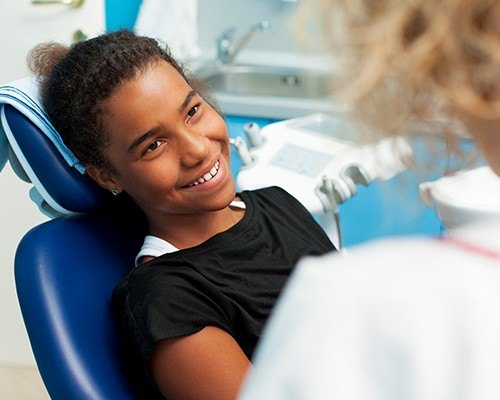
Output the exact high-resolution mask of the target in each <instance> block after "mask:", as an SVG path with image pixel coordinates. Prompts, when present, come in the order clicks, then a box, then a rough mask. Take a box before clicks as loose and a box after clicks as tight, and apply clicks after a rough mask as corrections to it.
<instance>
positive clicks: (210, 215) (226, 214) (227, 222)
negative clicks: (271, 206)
mask: <svg viewBox="0 0 500 400" xmlns="http://www.w3.org/2000/svg"><path fill="white" fill-rule="evenodd" d="M244 213H245V212H244V210H233V209H231V207H229V206H227V207H226V208H224V209H222V210H219V211H212V212H207V213H200V214H187V215H169V216H167V217H164V218H148V219H149V229H150V234H151V235H154V236H157V237H159V238H162V239H164V240H166V241H168V242H169V243H170V244H172V245H173V246H175V247H176V248H178V249H185V248H189V247H194V246H197V245H199V244H201V243H203V242H205V241H206V240H208V239H210V238H211V237H212V236H214V235H216V234H218V233H220V232H224V231H226V230H228V229H229V228H231V227H233V226H234V225H236V224H237V223H238V222H239V221H240V220H241V218H243V215H244Z"/></svg>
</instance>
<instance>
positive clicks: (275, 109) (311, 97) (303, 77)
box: [197, 65, 334, 118]
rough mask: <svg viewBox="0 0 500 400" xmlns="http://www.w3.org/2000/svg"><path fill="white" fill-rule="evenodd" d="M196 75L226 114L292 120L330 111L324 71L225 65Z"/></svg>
mask: <svg viewBox="0 0 500 400" xmlns="http://www.w3.org/2000/svg"><path fill="white" fill-rule="evenodd" d="M197 75H198V77H199V78H200V79H201V80H203V81H204V82H205V83H206V84H207V85H208V86H209V87H210V89H211V90H212V92H213V93H214V95H215V99H216V100H217V102H218V103H219V106H220V107H221V109H222V111H223V112H224V113H226V114H234V115H245V116H254V117H268V118H293V117H298V116H303V115H307V114H311V113H315V112H319V111H321V112H329V111H332V110H333V108H334V106H333V103H332V101H331V99H330V97H329V88H330V84H329V82H330V74H329V73H327V71H322V70H312V69H299V68H285V67H276V66H253V65H227V66H223V67H220V68H216V67H209V68H206V67H205V68H202V69H200V70H199V71H198V72H197Z"/></svg>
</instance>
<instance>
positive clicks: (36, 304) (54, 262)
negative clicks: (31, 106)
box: [5, 107, 147, 400]
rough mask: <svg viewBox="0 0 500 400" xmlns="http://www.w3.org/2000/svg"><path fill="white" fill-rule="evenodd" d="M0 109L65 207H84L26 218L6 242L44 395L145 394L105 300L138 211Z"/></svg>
mask: <svg viewBox="0 0 500 400" xmlns="http://www.w3.org/2000/svg"><path fill="white" fill-rule="evenodd" d="M5 116H6V120H7V123H8V124H9V128H10V129H11V131H12V132H13V133H15V135H16V140H17V142H18V144H19V147H20V148H22V152H23V156H24V157H26V160H27V161H28V163H29V165H30V166H31V167H32V168H33V171H34V172H36V175H37V178H38V179H40V180H41V181H43V185H44V187H45V188H46V189H47V190H48V191H49V194H50V195H51V196H54V197H57V199H58V202H60V203H61V204H64V205H65V207H68V209H71V210H78V211H81V212H82V211H89V212H82V213H80V214H74V215H72V216H65V217H62V218H58V219H54V220H51V221H49V222H46V223H44V224H41V225H39V226H37V227H35V228H33V229H32V230H30V231H29V232H28V233H27V234H26V235H25V236H24V238H23V239H22V241H21V243H20V244H19V247H18V249H17V252H16V257H15V277H16V287H17V292H18V297H19V302H20V305H21V310H22V313H23V318H24V321H25V324H26V328H27V331H28V335H29V338H30V342H31V346H32V349H33V353H34V355H35V358H36V362H37V365H38V368H39V370H40V373H41V375H42V378H43V380H44V383H45V385H46V387H47V390H48V392H49V394H50V396H51V398H52V399H55V400H58V399H61V400H62V399H64V400H73V399H75V400H76V399H82V400H83V399H86V400H87V399H102V400H122V399H123V400H125V399H131V400H132V399H144V398H147V395H145V394H144V393H143V389H141V388H143V387H144V385H141V383H140V380H139V379H138V376H139V375H138V374H137V373H136V374H134V373H133V372H132V373H131V372H130V369H131V367H130V366H128V365H127V362H126V361H125V358H124V355H123V354H121V350H120V349H121V346H120V343H121V342H120V341H121V337H122V334H121V332H120V325H119V323H117V321H115V319H114V317H113V313H112V309H111V303H110V300H111V294H112V290H113V288H114V286H115V285H116V284H117V283H118V282H119V281H120V280H121V278H122V277H123V276H124V275H125V274H126V273H127V272H128V271H129V270H130V268H132V267H133V263H134V257H135V254H136V253H137V252H138V250H139V248H140V246H141V243H142V240H143V238H144V234H145V233H146V223H145V219H144V217H143V215H142V214H141V213H140V212H139V211H138V210H137V208H136V207H135V206H133V205H132V203H131V202H130V200H128V199H127V198H126V197H123V196H119V198H117V199H113V200H111V201H110V200H109V197H106V196H104V197H102V196H103V195H102V192H101V191H100V189H99V188H98V187H97V186H95V184H94V183H93V182H91V181H90V180H88V179H87V178H86V177H84V176H82V175H80V174H79V173H78V172H76V171H71V167H69V166H68V164H67V163H65V162H64V160H63V159H62V157H61V156H60V155H59V154H58V153H57V152H56V151H55V148H54V146H53V145H51V143H50V142H47V141H46V140H44V139H45V138H44V137H43V135H41V134H40V132H38V131H37V128H36V127H34V125H33V124H32V123H31V122H30V121H29V120H27V119H26V118H24V117H23V116H22V115H20V114H19V113H18V112H17V111H16V110H15V109H13V108H10V107H6V110H5ZM90 210H93V211H90Z"/></svg>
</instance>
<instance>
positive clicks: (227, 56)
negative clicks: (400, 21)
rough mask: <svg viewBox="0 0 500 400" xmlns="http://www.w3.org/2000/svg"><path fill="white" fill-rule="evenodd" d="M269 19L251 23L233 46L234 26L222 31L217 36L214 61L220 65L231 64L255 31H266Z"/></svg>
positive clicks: (268, 26)
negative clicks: (245, 32)
mask: <svg viewBox="0 0 500 400" xmlns="http://www.w3.org/2000/svg"><path fill="white" fill-rule="evenodd" d="M270 26H271V25H270V24H269V21H266V20H263V21H260V22H258V23H257V24H255V25H252V26H251V27H250V29H249V31H248V32H247V34H246V35H244V36H243V37H242V38H241V39H240V41H239V43H238V44H237V45H236V46H233V36H234V34H235V32H236V28H230V29H227V30H225V31H224V32H222V34H221V35H220V36H219V37H218V38H217V60H216V63H217V64H218V65H220V66H222V65H228V64H232V63H233V62H234V59H235V58H236V56H237V55H238V54H239V52H240V51H241V50H243V48H244V47H245V46H246V45H247V44H248V43H249V42H250V40H252V38H253V36H254V35H255V34H256V33H257V32H264V33H265V32H267V31H269V28H270Z"/></svg>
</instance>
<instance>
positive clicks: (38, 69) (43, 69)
mask: <svg viewBox="0 0 500 400" xmlns="http://www.w3.org/2000/svg"><path fill="white" fill-rule="evenodd" d="M68 51H69V47H68V46H66V45H64V44H61V43H56V42H47V43H41V44H39V45H37V46H36V47H34V48H33V49H31V50H30V52H29V53H28V57H27V63H28V68H29V70H30V71H31V72H32V73H33V74H35V75H36V76H37V77H39V78H42V79H44V78H47V77H49V76H50V74H51V73H52V70H53V69H54V67H55V66H56V65H57V64H58V63H59V61H61V60H62V59H63V58H64V56H66V54H68Z"/></svg>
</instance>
